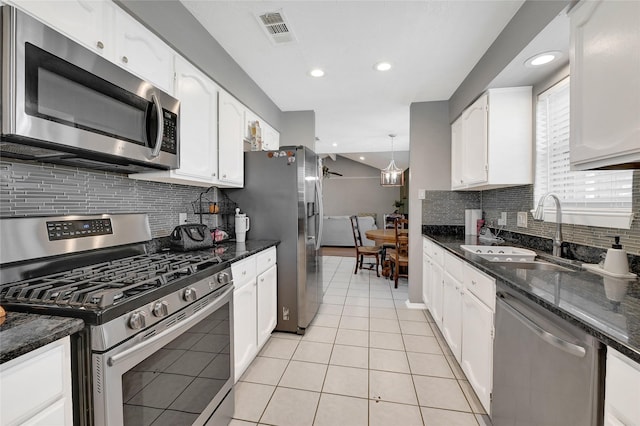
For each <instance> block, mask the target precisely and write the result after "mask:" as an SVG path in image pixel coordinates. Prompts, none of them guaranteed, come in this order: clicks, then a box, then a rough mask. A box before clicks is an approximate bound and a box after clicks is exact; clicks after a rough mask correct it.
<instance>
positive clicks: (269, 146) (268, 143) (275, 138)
mask: <svg viewBox="0 0 640 426" xmlns="http://www.w3.org/2000/svg"><path fill="white" fill-rule="evenodd" d="M261 126H263V129H262V149H263V151H275V150H277V149H279V148H280V133H279V132H278V131H277V130H276V129H274V128H273V127H271V126H269V125H268V124H267V123H263V124H261Z"/></svg>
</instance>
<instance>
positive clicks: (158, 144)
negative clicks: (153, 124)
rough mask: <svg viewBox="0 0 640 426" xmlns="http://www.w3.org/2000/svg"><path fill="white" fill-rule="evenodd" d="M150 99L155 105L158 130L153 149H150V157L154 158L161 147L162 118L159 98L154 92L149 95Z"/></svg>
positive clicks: (158, 153)
mask: <svg viewBox="0 0 640 426" xmlns="http://www.w3.org/2000/svg"><path fill="white" fill-rule="evenodd" d="M151 100H152V101H153V103H154V104H155V106H156V119H157V121H158V132H157V136H156V144H155V145H154V147H153V151H151V158H156V157H157V156H158V155H160V148H162V134H163V132H164V119H163V117H162V105H161V104H160V100H159V99H158V97H157V96H156V95H155V94H152V95H151Z"/></svg>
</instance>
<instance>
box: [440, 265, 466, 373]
mask: <svg viewBox="0 0 640 426" xmlns="http://www.w3.org/2000/svg"><path fill="white" fill-rule="evenodd" d="M461 291H462V284H460V283H459V282H458V281H456V280H455V279H454V278H453V277H451V275H449V274H448V273H447V272H445V273H444V283H443V293H442V335H443V336H444V338H445V340H446V341H447V343H448V344H449V348H450V349H451V352H453V355H454V356H455V357H456V359H457V360H458V362H460V360H461V355H462V349H461V346H462V345H461V344H462V298H461V297H462V296H461V294H460V293H461Z"/></svg>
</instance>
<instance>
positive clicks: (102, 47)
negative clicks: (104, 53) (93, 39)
mask: <svg viewBox="0 0 640 426" xmlns="http://www.w3.org/2000/svg"><path fill="white" fill-rule="evenodd" d="M96 47H97V48H98V49H104V43H102V42H101V41H100V40H98V42H97V43H96Z"/></svg>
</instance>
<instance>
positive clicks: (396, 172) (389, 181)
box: [380, 133, 404, 186]
mask: <svg viewBox="0 0 640 426" xmlns="http://www.w3.org/2000/svg"><path fill="white" fill-rule="evenodd" d="M389 137H390V138H391V162H390V163H389V165H388V166H387V167H385V168H384V169H382V170H380V185H382V186H404V173H403V170H402V169H400V168H398V166H396V162H395V161H394V160H393V138H395V137H396V135H395V134H393V133H392V134H390V135H389Z"/></svg>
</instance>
